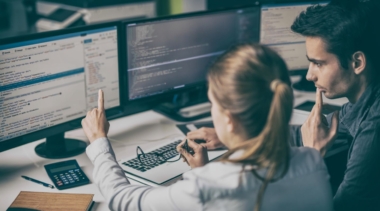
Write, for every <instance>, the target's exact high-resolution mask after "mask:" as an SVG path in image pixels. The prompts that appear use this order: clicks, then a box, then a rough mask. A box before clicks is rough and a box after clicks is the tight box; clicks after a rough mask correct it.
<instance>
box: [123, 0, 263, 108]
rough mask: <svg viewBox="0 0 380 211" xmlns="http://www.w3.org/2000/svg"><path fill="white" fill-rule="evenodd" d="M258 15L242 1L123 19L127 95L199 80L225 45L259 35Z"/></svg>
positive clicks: (181, 87) (152, 93) (153, 93)
mask: <svg viewBox="0 0 380 211" xmlns="http://www.w3.org/2000/svg"><path fill="white" fill-rule="evenodd" d="M259 18H260V9H259V7H246V8H239V9H233V10H225V11H216V12H202V13H193V14H189V15H182V16H176V17H167V18H161V19H155V20H144V21H137V22H128V23H125V32H126V36H127V37H126V38H127V42H126V43H125V45H126V48H127V59H126V60H127V64H126V71H127V78H128V79H127V83H128V87H127V88H128V100H129V101H136V100H141V99H146V98H152V97H157V96H161V95H163V94H167V93H173V92H177V93H179V92H185V91H187V90H190V89H194V87H196V86H198V85H204V84H205V82H206V73H207V69H208V67H209V65H210V64H211V63H212V61H214V60H215V59H216V58H217V57H218V56H220V55H221V54H223V52H225V51H226V50H227V49H228V48H229V47H231V46H232V45H234V44H237V43H242V42H258V41H259Z"/></svg>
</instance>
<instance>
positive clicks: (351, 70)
mask: <svg viewBox="0 0 380 211" xmlns="http://www.w3.org/2000/svg"><path fill="white" fill-rule="evenodd" d="M356 2H357V3H354V4H351V5H350V4H347V5H333V4H329V5H327V6H313V7H309V8H308V9H307V10H306V11H305V12H302V13H301V14H300V15H299V17H298V18H297V19H296V20H295V21H294V23H293V25H292V27H291V28H292V30H293V31H294V32H296V33H299V34H301V35H303V36H305V37H306V49H307V58H308V60H309V61H310V66H309V70H308V73H307V76H306V78H307V79H308V80H309V81H313V82H314V83H315V86H316V87H317V100H316V105H315V106H314V108H313V110H312V112H311V114H310V116H309V118H308V119H307V120H306V122H305V123H304V124H303V125H302V127H301V128H295V129H296V130H295V132H297V129H298V135H297V133H295V136H294V137H295V141H296V144H297V145H303V146H308V147H313V148H315V149H317V150H319V151H320V152H321V154H322V155H323V154H324V153H325V152H326V150H328V149H329V147H330V146H331V145H332V143H333V141H334V139H335V137H336V135H337V133H345V134H347V135H348V136H350V137H351V140H352V141H351V143H350V149H349V153H348V162H347V168H346V171H345V175H344V178H343V181H342V183H341V184H340V186H339V188H338V190H337V192H336V195H335V197H334V206H335V209H336V210H345V211H347V210H380V191H379V190H380V165H379V161H380V80H379V79H380V77H379V76H380V72H379V71H380V67H379V63H378V61H377V57H378V56H379V53H378V51H379V49H380V45H379V43H380V42H379V40H380V36H379V35H380V34H379V28H380V26H379V24H378V23H377V21H375V20H380V18H379V17H380V16H379V15H378V14H377V13H378V12H379V11H378V10H376V9H375V8H376V6H377V5H375V4H376V3H374V2H371V1H359V0H357V1H356ZM322 93H323V94H324V95H325V97H327V98H330V99H334V98H340V97H346V98H347V99H348V100H349V103H347V104H345V105H344V106H343V107H342V109H341V110H340V112H339V119H340V120H338V115H336V114H331V115H329V116H328V117H327V118H325V117H324V116H323V115H322V113H321V106H322V96H321V95H322ZM326 120H327V121H326ZM338 125H339V126H338Z"/></svg>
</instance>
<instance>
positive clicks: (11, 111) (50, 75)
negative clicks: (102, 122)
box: [0, 23, 121, 158]
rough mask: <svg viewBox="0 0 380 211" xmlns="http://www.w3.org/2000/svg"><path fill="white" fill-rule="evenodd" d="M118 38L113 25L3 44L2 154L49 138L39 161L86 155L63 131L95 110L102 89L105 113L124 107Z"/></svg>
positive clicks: (0, 43)
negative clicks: (10, 149)
mask: <svg viewBox="0 0 380 211" xmlns="http://www.w3.org/2000/svg"><path fill="white" fill-rule="evenodd" d="M118 36H119V35H118V25H117V24H116V23H113V24H102V25H97V26H90V27H81V28H76V29H71V30H65V31H57V32H51V33H42V34H37V35H30V36H26V37H21V38H15V39H7V40H1V41H0V151H3V150H6V149H9V148H12V147H15V146H18V145H21V144H25V143H29V142H31V141H35V140H38V139H41V138H45V137H46V138H47V141H46V142H45V143H42V144H41V145H39V146H37V148H36V152H37V154H39V155H40V156H43V157H50V158H51V157H53V158H60V157H66V156H72V155H74V154H78V153H80V152H82V151H83V150H84V148H85V147H86V144H85V143H84V142H82V141H77V140H68V139H64V132H65V131H67V130H70V129H74V128H76V127H79V126H80V120H81V119H82V118H83V117H84V116H85V115H86V113H87V111H89V110H91V109H92V108H94V107H96V106H97V98H98V90H99V89H102V90H103V91H104V94H105V101H104V103H105V108H106V109H107V110H109V111H111V110H117V109H118V108H119V107H120V105H121V100H120V92H119V85H120V84H119V83H120V81H119V77H120V75H119V61H118V56H119V46H118ZM48 148H50V149H48ZM54 149H57V151H54ZM65 149H67V152H64V151H65Z"/></svg>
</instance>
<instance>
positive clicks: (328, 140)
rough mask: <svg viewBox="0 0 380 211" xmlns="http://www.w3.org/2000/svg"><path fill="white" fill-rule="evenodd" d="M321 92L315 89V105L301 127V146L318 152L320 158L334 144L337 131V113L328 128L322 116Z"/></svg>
mask: <svg viewBox="0 0 380 211" xmlns="http://www.w3.org/2000/svg"><path fill="white" fill-rule="evenodd" d="M322 105H323V101H322V92H321V90H320V89H317V96H316V100H315V105H314V107H313V109H312V110H311V113H310V115H309V117H308V118H307V120H306V122H305V123H304V124H303V125H302V127H301V133H302V141H303V145H304V146H306V147H312V148H315V149H316V150H318V151H319V152H320V153H321V155H322V156H324V155H325V154H326V151H327V150H328V149H329V148H330V147H331V145H332V144H333V143H334V141H335V138H336V136H337V131H338V125H339V124H338V122H339V112H335V113H334V115H333V116H332V120H331V126H330V128H329V127H328V123H327V119H326V117H325V116H324V115H323V114H322Z"/></svg>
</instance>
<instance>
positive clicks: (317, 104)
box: [315, 88, 323, 114]
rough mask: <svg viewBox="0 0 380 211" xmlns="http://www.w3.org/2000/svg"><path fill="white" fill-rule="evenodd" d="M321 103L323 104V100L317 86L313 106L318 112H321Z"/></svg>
mask: <svg viewBox="0 0 380 211" xmlns="http://www.w3.org/2000/svg"><path fill="white" fill-rule="evenodd" d="M322 105H323V100H322V92H321V90H320V89H319V88H317V93H316V98H315V107H316V109H317V110H316V111H317V112H318V114H321V113H322Z"/></svg>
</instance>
